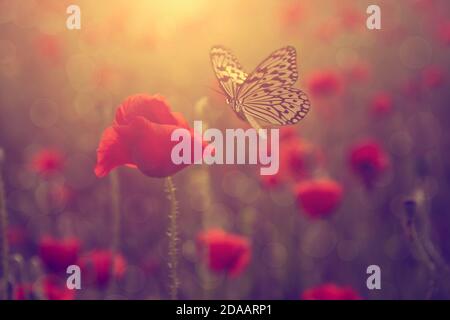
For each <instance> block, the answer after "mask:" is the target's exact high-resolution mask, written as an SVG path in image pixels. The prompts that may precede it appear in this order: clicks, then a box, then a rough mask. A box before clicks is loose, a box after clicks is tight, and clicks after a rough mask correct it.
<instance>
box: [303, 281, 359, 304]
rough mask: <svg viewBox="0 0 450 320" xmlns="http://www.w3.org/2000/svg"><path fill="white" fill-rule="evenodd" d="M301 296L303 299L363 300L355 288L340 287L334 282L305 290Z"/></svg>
mask: <svg viewBox="0 0 450 320" xmlns="http://www.w3.org/2000/svg"><path fill="white" fill-rule="evenodd" d="M301 298H302V299H303V300H361V297H360V296H359V294H358V293H357V292H356V291H355V290H354V289H353V288H351V287H340V286H337V285H336V284H333V283H328V284H324V285H321V286H318V287H314V288H311V289H308V290H305V291H304V292H303V294H302V297H301Z"/></svg>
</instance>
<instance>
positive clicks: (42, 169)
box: [31, 149, 64, 178]
mask: <svg viewBox="0 0 450 320" xmlns="http://www.w3.org/2000/svg"><path fill="white" fill-rule="evenodd" d="M63 167H64V157H63V155H62V153H61V152H60V151H58V150H55V149H42V150H40V151H39V152H37V153H36V154H34V156H33V158H32V160H31V169H32V170H33V171H34V172H36V173H38V174H40V175H41V176H43V177H44V178H48V177H50V176H53V175H55V174H57V173H60V172H61V171H62V169H63Z"/></svg>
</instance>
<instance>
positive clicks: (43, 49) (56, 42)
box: [35, 34, 63, 64]
mask: <svg viewBox="0 0 450 320" xmlns="http://www.w3.org/2000/svg"><path fill="white" fill-rule="evenodd" d="M35 46H36V51H37V53H38V54H39V55H40V57H41V58H45V59H46V60H47V61H49V62H52V63H56V64H57V63H59V62H61V59H62V57H63V45H62V43H61V40H60V39H59V37H58V36H56V35H50V34H40V35H38V36H37V37H36V39H35Z"/></svg>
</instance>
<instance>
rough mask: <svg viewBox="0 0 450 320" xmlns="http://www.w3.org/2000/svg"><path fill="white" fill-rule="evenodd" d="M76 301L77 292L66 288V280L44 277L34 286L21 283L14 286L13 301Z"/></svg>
mask: <svg viewBox="0 0 450 320" xmlns="http://www.w3.org/2000/svg"><path fill="white" fill-rule="evenodd" d="M41 299H47V300H74V299H75V290H70V289H68V288H67V286H66V282H65V280H64V279H61V278H58V277H55V276H44V277H43V278H42V279H40V280H39V281H37V282H36V283H35V284H34V285H33V284H30V283H19V284H16V285H15V286H14V290H13V300H41Z"/></svg>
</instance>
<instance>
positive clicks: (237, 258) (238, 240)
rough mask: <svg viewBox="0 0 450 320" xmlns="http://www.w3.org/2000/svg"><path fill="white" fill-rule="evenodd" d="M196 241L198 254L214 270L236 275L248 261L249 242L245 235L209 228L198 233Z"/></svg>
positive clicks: (249, 253)
mask: <svg viewBox="0 0 450 320" xmlns="http://www.w3.org/2000/svg"><path fill="white" fill-rule="evenodd" d="M197 243H198V250H199V253H200V255H201V256H203V257H204V258H205V259H207V263H208V267H209V269H211V270H212V271H214V272H226V273H228V274H229V275H230V276H238V275H239V274H241V273H242V272H243V271H244V269H245V268H246V267H247V265H248V264H249V262H250V255H251V252H250V244H249V241H248V239H247V238H245V237H242V236H239V235H235V234H231V233H227V232H225V231H223V230H221V229H210V230H208V231H204V232H202V233H200V234H199V236H198V238H197Z"/></svg>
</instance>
